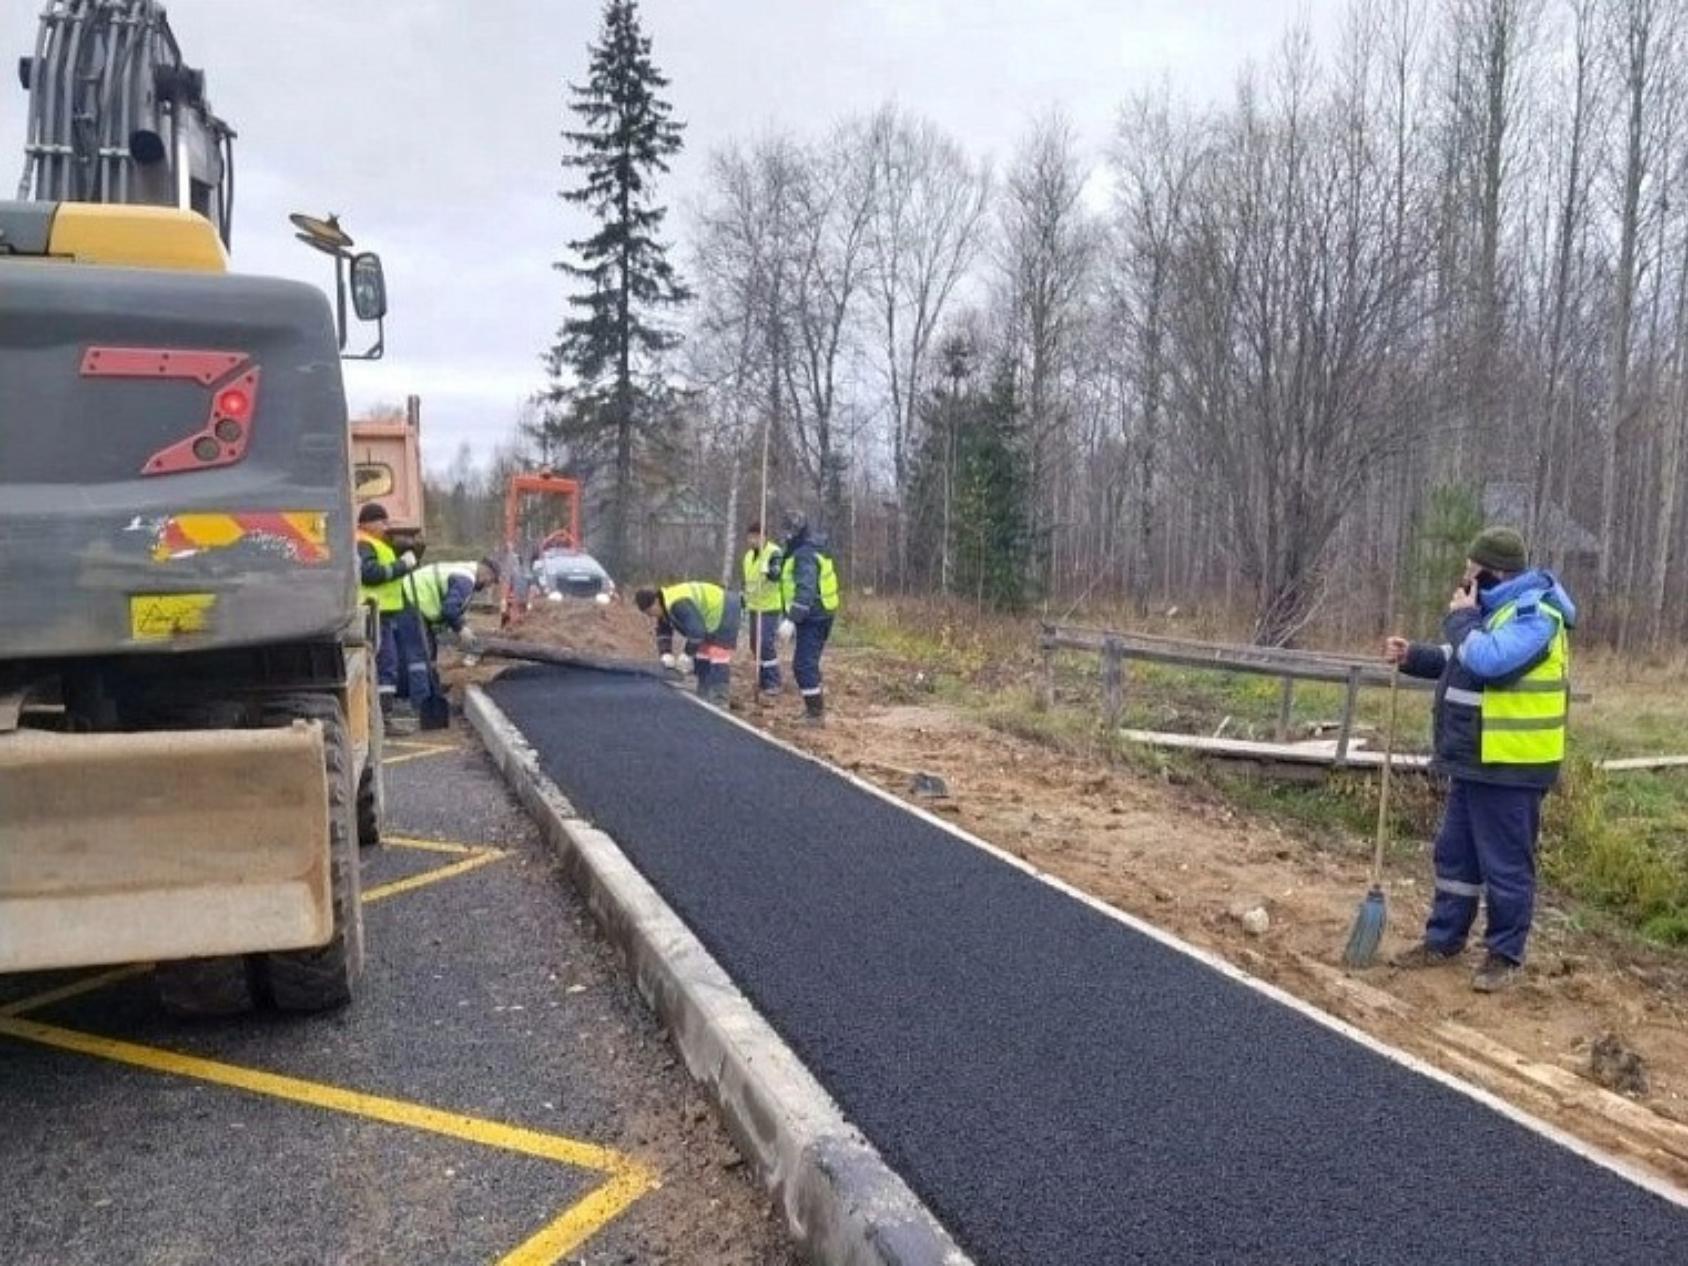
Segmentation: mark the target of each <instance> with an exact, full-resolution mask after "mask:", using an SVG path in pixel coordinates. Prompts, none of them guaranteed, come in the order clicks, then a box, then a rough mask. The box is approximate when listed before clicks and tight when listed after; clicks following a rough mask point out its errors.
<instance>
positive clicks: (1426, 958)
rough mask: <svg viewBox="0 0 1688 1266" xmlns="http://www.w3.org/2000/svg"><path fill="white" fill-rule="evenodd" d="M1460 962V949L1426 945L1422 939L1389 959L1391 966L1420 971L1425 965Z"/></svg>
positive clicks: (1446, 964)
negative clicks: (1443, 948)
mask: <svg viewBox="0 0 1688 1266" xmlns="http://www.w3.org/2000/svg"><path fill="white" fill-rule="evenodd" d="M1457 962H1459V951H1458V950H1452V951H1449V950H1439V949H1437V948H1436V947H1435V946H1433V945H1426V944H1425V943H1424V942H1423V941H1420V942H1419V943H1418V944H1417V945H1415V946H1413V947H1412V948H1411V949H1409V950H1402V951H1401V952H1400V953H1399V954H1397V955H1395V957H1394V958H1392V959H1390V960H1389V965H1390V966H1391V967H1399V968H1400V969H1402V970H1403V971H1418V970H1420V969H1421V968H1425V967H1446V966H1448V965H1449V964H1451V963H1457Z"/></svg>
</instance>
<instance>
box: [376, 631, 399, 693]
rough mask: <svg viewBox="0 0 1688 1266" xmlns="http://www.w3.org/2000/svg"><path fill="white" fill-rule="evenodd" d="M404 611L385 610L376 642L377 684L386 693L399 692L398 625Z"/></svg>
mask: <svg viewBox="0 0 1688 1266" xmlns="http://www.w3.org/2000/svg"><path fill="white" fill-rule="evenodd" d="M403 614H404V613H403V612H401V611H383V612H382V613H381V619H380V633H379V637H378V640H377V641H376V643H375V684H376V685H377V686H379V687H380V689H381V693H382V694H384V695H392V694H397V693H398V689H399V634H398V629H397V627H396V625H397V623H398V620H399V619H400V617H401V616H402V615H403Z"/></svg>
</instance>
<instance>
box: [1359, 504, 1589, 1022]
mask: <svg viewBox="0 0 1688 1266" xmlns="http://www.w3.org/2000/svg"><path fill="white" fill-rule="evenodd" d="M1467 559H1468V561H1467V563H1466V568H1465V575H1464V577H1463V578H1462V580H1461V581H1460V583H1459V585H1458V587H1457V588H1456V589H1455V590H1454V594H1453V598H1452V600H1451V601H1450V602H1449V603H1448V614H1447V618H1446V619H1445V620H1444V621H1443V622H1442V641H1441V643H1440V644H1433V643H1425V642H1409V641H1407V640H1406V639H1405V638H1402V637H1391V638H1389V639H1388V641H1387V642H1386V643H1385V646H1384V655H1385V658H1386V659H1388V660H1389V662H1391V663H1394V664H1398V665H1400V667H1401V671H1403V672H1405V673H1408V674H1410V675H1411V676H1414V677H1433V678H1437V679H1438V682H1437V686H1436V705H1435V738H1436V757H1435V769H1436V770H1437V771H1438V772H1439V773H1443V774H1446V775H1447V776H1448V778H1449V786H1448V803H1447V808H1446V811H1445V813H1444V815H1443V818H1442V827H1441V830H1440V831H1438V832H1437V835H1436V849H1435V868H1436V891H1435V897H1434V900H1433V902H1432V904H1431V907H1430V919H1429V922H1428V923H1427V924H1426V925H1425V929H1424V939H1423V941H1422V942H1421V943H1420V944H1418V945H1416V946H1414V947H1413V948H1412V949H1410V950H1407V951H1406V952H1405V953H1403V954H1400V955H1397V956H1396V958H1395V960H1394V963H1395V965H1396V966H1397V967H1403V968H1422V967H1435V966H1439V965H1443V964H1450V963H1455V962H1457V961H1458V960H1459V957H1460V954H1461V952H1462V951H1463V950H1464V949H1465V941H1466V937H1467V936H1468V935H1469V934H1470V931H1471V925H1472V923H1473V922H1474V921H1475V920H1476V917H1477V903H1478V900H1479V898H1481V899H1483V900H1484V901H1485V902H1486V904H1487V907H1488V928H1487V931H1486V934H1485V936H1484V943H1485V945H1486V946H1487V949H1488V953H1487V954H1486V956H1485V957H1484V960H1483V964H1482V966H1481V967H1479V968H1478V969H1477V973H1476V975H1475V976H1473V977H1472V982H1471V983H1472V988H1474V989H1476V990H1477V991H1478V992H1480V993H1495V992H1498V991H1499V990H1501V989H1504V988H1506V987H1507V986H1508V985H1510V984H1512V983H1513V982H1514V981H1515V980H1516V979H1517V977H1518V973H1519V970H1520V969H1521V968H1522V966H1523V963H1524V946H1525V942H1526V941H1527V940H1528V939H1529V935H1530V920H1531V917H1532V915H1533V913H1534V909H1535V894H1536V838H1537V835H1538V833H1539V831H1540V829H1541V802H1542V797H1543V796H1544V795H1546V793H1547V791H1548V790H1549V788H1551V787H1552V786H1553V784H1554V783H1555V782H1556V781H1557V780H1558V777H1559V765H1560V762H1561V761H1563V760H1564V758H1565V718H1566V713H1567V709H1568V706H1569V703H1570V697H1571V696H1570V691H1571V683H1570V640H1569V631H1570V629H1571V628H1572V627H1573V626H1574V625H1575V624H1576V620H1577V608H1576V605H1575V604H1574V603H1573V602H1572V601H1571V597H1570V595H1569V594H1568V593H1566V592H1565V589H1564V586H1562V585H1561V584H1560V583H1559V582H1558V581H1557V580H1556V579H1554V577H1553V575H1552V574H1551V573H1550V572H1546V571H1543V570H1541V569H1539V568H1531V567H1530V566H1529V561H1528V559H1527V557H1526V554H1525V549H1524V538H1523V537H1522V536H1520V535H1519V534H1518V533H1517V532H1516V531H1514V530H1513V529H1511V528H1507V527H1492V528H1486V529H1484V530H1483V531H1482V532H1480V533H1478V535H1477V538H1476V539H1475V540H1474V541H1472V543H1471V548H1470V549H1469V550H1468V551H1467Z"/></svg>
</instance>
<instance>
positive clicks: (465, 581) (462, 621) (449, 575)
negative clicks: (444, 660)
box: [404, 558, 500, 655]
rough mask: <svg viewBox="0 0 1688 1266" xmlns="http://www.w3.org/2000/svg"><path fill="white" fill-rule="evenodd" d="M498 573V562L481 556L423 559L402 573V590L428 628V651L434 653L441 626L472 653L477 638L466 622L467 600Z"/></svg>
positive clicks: (492, 580) (466, 650) (496, 576)
mask: <svg viewBox="0 0 1688 1266" xmlns="http://www.w3.org/2000/svg"><path fill="white" fill-rule="evenodd" d="M499 574H500V573H499V567H498V564H497V563H496V562H494V561H493V560H492V559H490V558H483V559H481V561H480V562H478V563H426V564H424V565H423V566H421V567H418V568H417V569H416V570H415V571H413V572H412V573H411V574H410V575H409V576H407V577H405V579H404V588H405V594H406V596H407V597H409V598H410V600H411V602H412V603H413V604H414V606H415V607H416V612H417V614H418V615H420V616H421V617H422V622H423V623H424V624H425V625H426V626H427V629H428V650H429V654H430V655H433V654H437V653H438V650H439V646H438V634H439V630H441V629H449V630H450V631H451V632H452V633H453V634H454V635H455V636H456V638H457V644H458V646H460V647H461V648H462V649H463V650H464V651H465V652H466V653H468V654H470V655H473V654H474V653H475V650H476V648H477V647H478V646H479V645H480V639H479V638H477V637H476V636H475V630H473V629H472V628H470V627H469V625H468V624H467V622H466V618H467V616H468V614H469V601H470V599H471V598H473V597H474V596H475V595H476V594H477V593H479V592H480V591H481V590H483V589H485V588H487V587H488V586H490V585H496V584H497V583H498V578H499Z"/></svg>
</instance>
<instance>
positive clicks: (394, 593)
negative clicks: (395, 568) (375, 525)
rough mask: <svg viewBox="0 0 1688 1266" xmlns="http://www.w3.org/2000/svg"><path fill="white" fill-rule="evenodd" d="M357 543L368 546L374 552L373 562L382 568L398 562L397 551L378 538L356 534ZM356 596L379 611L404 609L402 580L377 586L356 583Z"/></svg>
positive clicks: (366, 534) (390, 581)
mask: <svg viewBox="0 0 1688 1266" xmlns="http://www.w3.org/2000/svg"><path fill="white" fill-rule="evenodd" d="M358 542H359V543H360V544H363V545H367V546H369V547H370V548H371V549H372V550H374V551H375V561H376V562H378V563H380V564H381V565H382V566H391V565H392V564H393V563H396V562H398V560H399V556H398V553H397V551H395V550H394V549H393V547H392V546H391V545H389V544H387V542H385V541H383V540H382V539H381V538H380V537H379V536H372V535H370V534H369V533H368V532H359V533H358ZM358 595H359V597H360V599H361V600H362V601H364V602H373V603H374V604H375V606H376V609H377V610H379V611H383V612H387V613H389V614H390V613H392V612H396V611H403V610H404V608H405V605H406V604H405V597H404V580H403V578H402V577H401V578H400V579H398V580H389V581H385V582H384V583H382V584H379V585H366V584H364V583H363V582H362V581H359V582H358Z"/></svg>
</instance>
